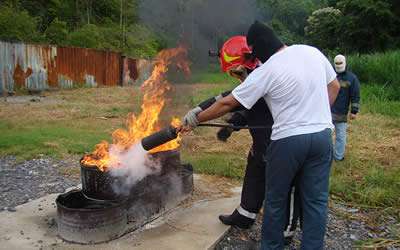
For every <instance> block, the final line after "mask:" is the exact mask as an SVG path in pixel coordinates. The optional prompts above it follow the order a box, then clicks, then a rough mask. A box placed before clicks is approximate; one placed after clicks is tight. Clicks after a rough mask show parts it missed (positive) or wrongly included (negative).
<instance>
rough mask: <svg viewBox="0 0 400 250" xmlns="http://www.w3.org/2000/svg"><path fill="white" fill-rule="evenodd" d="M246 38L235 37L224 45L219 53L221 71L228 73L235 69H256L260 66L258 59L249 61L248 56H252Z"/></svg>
mask: <svg viewBox="0 0 400 250" xmlns="http://www.w3.org/2000/svg"><path fill="white" fill-rule="evenodd" d="M251 52H252V51H251V49H250V48H249V46H248V45H247V42H246V37H245V36H234V37H231V38H230V39H229V40H228V41H226V42H225V43H224V45H223V46H222V49H221V51H220V53H219V61H220V63H221V69H222V71H224V72H227V71H228V70H230V69H231V68H233V67H237V66H240V65H242V66H244V67H246V68H248V69H255V68H256V67H257V65H258V64H259V61H258V60H257V59H248V58H246V54H251Z"/></svg>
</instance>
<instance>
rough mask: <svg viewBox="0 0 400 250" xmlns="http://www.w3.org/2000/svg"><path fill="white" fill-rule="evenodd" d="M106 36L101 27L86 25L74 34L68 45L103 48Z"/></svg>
mask: <svg viewBox="0 0 400 250" xmlns="http://www.w3.org/2000/svg"><path fill="white" fill-rule="evenodd" d="M103 41H104V36H103V34H102V33H101V32H100V29H99V27H97V26H96V25H94V24H86V25H84V26H83V27H82V28H79V29H77V30H75V31H74V32H72V33H71V34H70V35H69V37H68V44H69V45H72V46H76V47H83V48H101V45H100V44H102V42H103Z"/></svg>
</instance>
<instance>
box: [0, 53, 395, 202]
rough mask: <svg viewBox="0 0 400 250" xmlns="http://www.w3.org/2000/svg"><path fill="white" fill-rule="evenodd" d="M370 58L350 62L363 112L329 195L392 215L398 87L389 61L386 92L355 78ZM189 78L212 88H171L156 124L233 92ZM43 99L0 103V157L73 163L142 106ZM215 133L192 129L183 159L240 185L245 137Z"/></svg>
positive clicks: (110, 95)
mask: <svg viewBox="0 0 400 250" xmlns="http://www.w3.org/2000/svg"><path fill="white" fill-rule="evenodd" d="M397 55H398V54H397ZM375 57H379V56H371V57H368V56H367V57H366V58H364V57H361V58H353V57H350V60H349V61H350V62H349V63H350V64H352V66H353V69H354V71H355V73H357V74H358V75H359V76H360V79H361V82H362V107H361V113H360V116H359V118H358V119H357V120H356V121H352V122H351V123H350V126H349V146H348V151H347V155H346V160H345V161H344V162H340V163H335V164H334V167H333V171H332V181H331V192H332V194H334V195H335V196H336V197H337V198H339V199H342V200H343V201H346V202H353V203H356V204H362V205H367V206H380V207H395V208H399V204H400V198H399V197H400V97H399V96H398V95H397V94H393V93H395V92H394V91H395V90H393V89H396V88H398V86H399V85H398V84H399V83H398V82H397V81H396V79H397V78H396V76H395V74H398V72H397V71H396V67H392V66H391V65H392V63H393V61H396V60H383V62H381V63H380V64H379V65H381V64H385V66H380V67H382V69H381V70H384V69H389V68H392V69H393V70H394V72H392V73H393V74H392V75H391V71H388V72H386V73H385V74H384V75H382V76H381V77H382V78H383V77H385V78H384V79H390V80H385V83H387V84H386V85H385V83H381V84H379V83H380V82H378V80H379V78H376V75H377V74H378V73H379V72H380V71H379V70H378V73H377V72H376V71H374V70H375V69H376V67H375V66H374V67H372V69H371V70H367V71H365V72H364V73H363V72H362V71H360V72H362V73H361V74H359V73H358V70H359V68H360V67H361V66H362V65H364V66H363V67H371V66H370V65H372V63H368V60H370V61H374V60H376V58H375ZM388 58H391V57H390V56H388ZM395 58H397V57H395ZM357 60H358V61H357ZM366 60H367V61H366ZM361 63H363V64H361ZM397 65H399V64H397ZM370 73H371V74H373V77H374V78H373V77H372V76H370V75H369V74H370ZM194 78H195V82H205V83H218V84H191V85H178V86H177V87H176V91H175V92H174V93H175V95H174V96H171V100H173V102H172V103H171V104H170V105H168V106H167V108H166V112H165V113H164V114H163V117H166V118H168V117H170V115H177V116H182V115H183V114H184V113H185V112H186V111H187V110H188V109H189V108H190V107H192V106H193V105H195V104H197V103H199V102H200V101H202V100H204V99H206V98H208V97H210V96H214V95H216V94H218V93H220V92H222V91H224V90H227V89H230V88H232V87H233V86H234V84H233V83H232V81H230V80H229V79H230V78H229V77H227V76H224V75H223V74H216V73H210V74H195V76H194ZM371 79H374V80H371ZM228 81H230V83H226V82H228ZM366 81H374V82H376V83H374V84H369V83H368V82H366ZM396 86H397V87H396ZM45 95H46V96H47V97H46V98H44V99H43V100H42V101H41V102H30V101H29V99H28V101H26V100H25V101H21V100H19V101H21V102H19V103H15V101H16V100H15V99H14V103H12V102H8V103H4V102H0V129H1V130H2V131H3V133H0V155H16V156H17V157H18V158H20V159H28V158H32V157H37V156H39V155H48V156H52V157H58V158H63V157H67V156H71V155H73V156H76V157H79V156H81V155H82V154H83V153H85V152H89V151H91V150H92V149H93V146H94V145H95V144H96V143H97V142H99V141H101V140H104V139H105V140H109V139H110V134H111V132H112V131H113V130H115V129H116V128H119V127H123V126H124V123H125V118H126V114H127V113H128V112H130V111H132V110H133V111H138V110H139V107H140V102H141V97H140V95H139V94H138V89H137V88H119V87H116V88H112V89H111V88H97V89H85V88H83V89H73V90H62V91H58V92H50V93H45ZM168 119H169V118H168ZM166 122H167V121H166ZM216 131H217V129H213V128H199V129H197V130H196V131H194V132H193V134H191V135H188V136H186V137H185V138H184V141H183V146H182V157H183V159H184V160H185V161H190V162H191V163H192V164H193V165H194V167H195V169H196V171H198V172H202V173H208V174H216V175H224V176H228V177H232V178H241V177H242V176H243V172H244V166H245V162H246V155H247V151H248V149H249V146H250V141H251V140H250V138H249V136H248V134H247V133H246V132H245V131H243V132H239V133H235V134H234V135H233V136H232V138H230V139H229V142H228V143H222V142H219V141H217V140H216V139H215V132H216Z"/></svg>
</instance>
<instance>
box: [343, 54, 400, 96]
mask: <svg viewBox="0 0 400 250" xmlns="http://www.w3.org/2000/svg"><path fill="white" fill-rule="evenodd" d="M348 65H349V68H350V70H352V71H353V72H354V73H355V74H356V75H357V76H358V78H359V79H360V81H361V84H365V83H375V84H379V85H381V86H383V87H382V89H381V90H379V91H378V92H377V93H378V95H379V97H380V98H381V97H382V95H384V97H385V99H388V100H400V50H396V51H390V52H385V53H375V54H367V55H352V56H349V57H348ZM374 90H377V89H374Z"/></svg>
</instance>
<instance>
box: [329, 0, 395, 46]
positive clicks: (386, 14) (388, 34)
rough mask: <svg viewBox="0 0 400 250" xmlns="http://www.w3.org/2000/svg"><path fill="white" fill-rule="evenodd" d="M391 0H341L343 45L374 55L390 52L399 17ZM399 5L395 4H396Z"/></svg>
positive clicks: (339, 5) (339, 4) (339, 6)
mask: <svg viewBox="0 0 400 250" xmlns="http://www.w3.org/2000/svg"><path fill="white" fill-rule="evenodd" d="M390 2H391V1H389V0H341V1H339V2H338V3H337V7H338V8H339V9H340V10H341V11H342V13H343V15H344V16H343V29H342V37H343V45H345V47H346V48H347V49H349V50H357V51H359V52H370V51H372V50H385V49H387V48H390V47H391V46H392V45H393V44H394V42H395V40H394V36H395V33H396V31H395V30H396V29H397V30H398V27H397V28H396V22H397V23H398V17H396V15H395V14H394V13H393V12H392V7H393V6H392V4H391V3H390ZM394 2H395V1H394Z"/></svg>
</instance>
